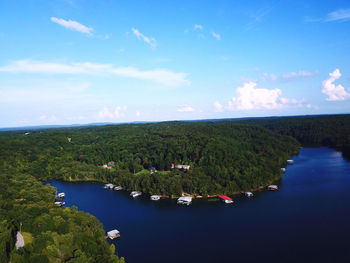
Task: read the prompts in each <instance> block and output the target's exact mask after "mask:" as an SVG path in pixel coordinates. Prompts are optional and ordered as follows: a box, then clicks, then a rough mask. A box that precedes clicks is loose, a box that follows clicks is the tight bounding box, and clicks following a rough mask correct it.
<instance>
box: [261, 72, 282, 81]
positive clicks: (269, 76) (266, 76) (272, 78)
mask: <svg viewBox="0 0 350 263" xmlns="http://www.w3.org/2000/svg"><path fill="white" fill-rule="evenodd" d="M277 79H278V77H277V76H276V75H275V74H273V73H270V74H269V73H263V75H262V77H261V80H263V81H276V80H277Z"/></svg>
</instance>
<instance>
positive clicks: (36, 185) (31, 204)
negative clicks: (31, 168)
mask: <svg viewBox="0 0 350 263" xmlns="http://www.w3.org/2000/svg"><path fill="white" fill-rule="evenodd" d="M13 154H14V153H13ZM20 170H22V171H20ZM0 189H1V191H0V262H1V263H4V262H9V260H11V262H12V263H15V262H33V263H39V262H81V263H84V262H101V263H103V262H110V263H112V262H114V263H117V262H124V259H123V258H122V259H119V258H118V257H117V256H116V255H115V253H114V252H115V251H114V250H115V247H114V245H113V244H112V245H109V244H108V243H107V242H106V241H105V232H104V230H103V228H102V224H101V223H100V222H99V221H98V220H97V219H96V218H95V217H94V216H92V215H89V214H86V213H84V212H81V211H78V210H77V209H76V208H75V207H72V208H62V207H57V206H55V205H54V201H55V198H56V189H55V188H54V187H52V186H48V185H46V186H44V185H43V184H42V182H41V181H39V180H38V179H37V178H35V177H34V176H33V175H31V174H30V173H28V172H25V171H24V169H17V168H9V167H7V168H5V167H3V166H2V167H1V169H0ZM20 228H21V230H22V231H23V232H22V233H23V234H24V233H28V234H29V235H30V236H32V241H31V242H25V246H24V247H23V248H20V249H18V250H16V249H14V244H15V242H16V233H17V231H18V230H19V229H20ZM25 241H26V240H25ZM27 241H28V240H27Z"/></svg>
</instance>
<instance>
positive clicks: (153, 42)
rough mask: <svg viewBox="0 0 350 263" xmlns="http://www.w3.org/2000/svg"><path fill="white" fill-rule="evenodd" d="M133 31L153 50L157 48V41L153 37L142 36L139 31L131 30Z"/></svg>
mask: <svg viewBox="0 0 350 263" xmlns="http://www.w3.org/2000/svg"><path fill="white" fill-rule="evenodd" d="M131 31H132V32H133V34H134V35H135V36H136V37H137V38H138V39H141V40H143V41H144V42H145V43H147V44H148V45H149V46H150V47H151V48H155V47H156V46H157V40H156V39H155V38H153V37H151V38H150V37H147V36H145V35H144V34H142V33H141V32H140V31H139V30H138V29H136V28H131Z"/></svg>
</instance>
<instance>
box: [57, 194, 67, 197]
mask: <svg viewBox="0 0 350 263" xmlns="http://www.w3.org/2000/svg"><path fill="white" fill-rule="evenodd" d="M65 196H66V194H65V193H58V194H57V197H58V198H64V197H65Z"/></svg>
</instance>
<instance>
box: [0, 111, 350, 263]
mask: <svg viewBox="0 0 350 263" xmlns="http://www.w3.org/2000/svg"><path fill="white" fill-rule="evenodd" d="M0 145H1V147H0V187H1V189H2V190H1V191H0V252H1V253H0V262H1V263H3V262H9V260H11V262H124V258H119V257H118V256H117V255H115V246H114V245H113V244H112V245H109V244H108V243H107V242H106V241H105V232H104V230H103V226H102V224H101V223H100V222H99V221H98V220H97V219H96V218H95V217H94V216H92V215H89V214H86V213H84V212H82V211H78V210H77V208H75V207H71V208H68V207H67V208H64V207H56V206H55V205H54V200H55V197H56V189H55V188H53V187H51V186H49V185H45V184H43V183H44V182H45V181H47V180H49V179H58V180H65V181H99V182H106V183H107V182H108V183H113V184H116V185H121V186H122V187H123V188H124V189H125V190H140V191H142V192H144V193H148V194H161V195H167V196H170V197H171V196H174V197H175V196H179V195H181V194H183V193H188V194H192V195H195V196H196V195H201V196H207V195H216V194H228V195H229V194H234V193H240V192H242V191H246V190H252V189H259V188H261V187H264V186H266V185H268V184H270V183H272V182H274V181H276V180H278V179H280V178H281V177H282V172H281V169H280V168H281V167H284V166H285V165H286V160H287V159H289V158H290V156H291V155H293V154H297V153H298V151H299V149H300V147H301V146H304V147H307V146H313V147H314V146H316V147H317V146H328V147H333V148H336V149H338V150H340V151H343V153H344V155H345V156H349V149H350V115H333V116H331V115H328V116H302V117H275V118H252V119H233V120H212V121H210V120H208V121H196V122H161V123H146V124H122V125H105V126H85V127H74V128H60V129H36V130H20V131H18V130H17V131H8V132H5V131H4V132H0ZM106 164H110V167H109V168H104V167H103V166H104V165H106ZM172 164H174V166H175V167H173V166H172ZM177 164H183V165H189V166H190V169H189V170H186V169H177V168H176V165H177ZM20 228H21V230H22V231H23V232H24V233H27V234H28V235H29V236H30V239H29V240H30V241H29V242H26V245H25V247H24V248H21V249H19V250H16V249H14V243H15V239H16V232H17V231H18V230H19V229H20Z"/></svg>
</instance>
